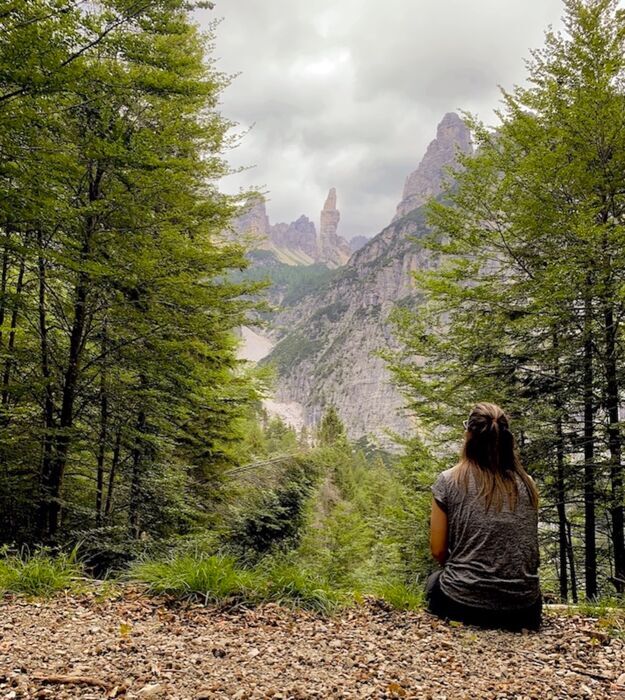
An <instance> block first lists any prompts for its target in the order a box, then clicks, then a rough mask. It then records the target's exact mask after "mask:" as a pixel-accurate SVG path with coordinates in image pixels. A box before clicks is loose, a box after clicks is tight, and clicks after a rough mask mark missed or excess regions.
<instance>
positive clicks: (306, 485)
mask: <svg viewBox="0 0 625 700" xmlns="http://www.w3.org/2000/svg"><path fill="white" fill-rule="evenodd" d="M272 467H273V468H272V469H271V471H270V473H269V474H267V475H266V482H265V484H264V485H263V487H262V488H258V487H255V488H253V489H250V490H248V491H247V492H242V493H240V494H239V498H238V500H237V503H236V504H235V505H234V506H233V509H232V510H233V514H232V515H231V516H230V517H231V524H230V526H229V529H228V532H227V534H226V542H227V543H228V545H229V547H230V548H232V549H233V550H234V551H236V552H237V553H239V555H240V556H242V557H244V558H250V559H252V560H254V559H257V558H258V555H262V554H267V553H268V552H270V551H271V550H273V549H275V548H277V547H282V548H285V547H286V548H289V547H292V546H294V545H295V544H296V543H297V541H298V539H299V537H300V535H301V530H302V526H303V524H304V516H305V505H306V503H307V501H308V496H309V494H310V493H311V490H312V488H313V485H314V483H315V481H316V479H317V476H318V470H317V467H316V465H315V463H314V461H313V460H310V459H308V458H306V457H287V458H284V459H283V460H278V461H277V463H276V464H273V465H272Z"/></svg>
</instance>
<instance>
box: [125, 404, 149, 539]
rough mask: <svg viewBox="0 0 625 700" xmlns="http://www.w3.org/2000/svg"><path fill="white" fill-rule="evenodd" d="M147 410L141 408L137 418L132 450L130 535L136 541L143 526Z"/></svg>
mask: <svg viewBox="0 0 625 700" xmlns="http://www.w3.org/2000/svg"><path fill="white" fill-rule="evenodd" d="M145 418H146V416H145V410H144V409H143V408H141V409H140V410H139V415H138V416H137V425H136V431H137V434H136V437H135V444H134V447H133V450H132V482H131V485H130V511H129V521H130V534H131V536H132V537H134V538H135V539H139V535H140V534H141V524H140V519H139V506H140V505H141V490H142V488H141V482H142V474H141V469H142V466H143V465H142V462H143V457H144V449H145V446H144V440H143V435H144V433H145V425H146V420H145Z"/></svg>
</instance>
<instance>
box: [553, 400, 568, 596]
mask: <svg viewBox="0 0 625 700" xmlns="http://www.w3.org/2000/svg"><path fill="white" fill-rule="evenodd" d="M556 459H557V469H556V509H557V511H558V559H559V561H560V599H561V600H562V602H563V603H566V601H567V600H568V597H569V591H568V583H567V571H566V562H567V554H568V552H567V538H566V505H565V498H566V489H565V483H564V440H563V435H562V418H561V416H560V414H559V413H558V416H557V418H556Z"/></svg>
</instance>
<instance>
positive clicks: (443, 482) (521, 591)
mask: <svg viewBox="0 0 625 700" xmlns="http://www.w3.org/2000/svg"><path fill="white" fill-rule="evenodd" d="M516 479H517V483H518V487H519V489H518V490H519V496H518V499H517V506H516V509H515V511H513V512H512V511H510V508H509V506H508V502H507V499H504V503H503V507H502V509H501V511H500V512H497V510H496V508H495V507H494V505H492V504H491V507H490V508H489V509H488V511H487V510H486V507H485V505H484V502H483V499H481V498H478V497H477V487H476V483H475V479H474V478H473V476H472V475H469V483H468V491H467V493H465V492H464V488H463V484H458V483H456V480H455V479H454V469H447V470H446V471H444V472H442V473H441V474H439V475H438V478H437V479H436V481H435V483H434V484H433V486H432V494H433V495H434V498H435V499H436V502H437V503H438V504H439V505H440V506H441V508H442V509H443V510H445V511H446V513H447V520H448V548H449V557H448V559H447V561H446V562H445V566H444V568H443V571H442V572H441V575H440V578H439V581H440V587H441V590H442V591H443V593H445V594H446V595H447V596H449V597H450V598H451V599H453V600H455V601H456V602H458V603H463V604H464V605H471V606H473V607H479V608H487V609H490V610H514V609H518V608H524V607H526V606H529V605H531V604H532V603H534V602H535V601H536V599H537V598H538V596H539V595H540V586H539V581H538V564H539V555H538V515H537V513H536V510H535V509H534V508H532V505H531V502H530V498H529V494H528V493H527V488H526V487H525V484H524V483H523V481H522V480H521V478H520V477H518V476H517V477H516Z"/></svg>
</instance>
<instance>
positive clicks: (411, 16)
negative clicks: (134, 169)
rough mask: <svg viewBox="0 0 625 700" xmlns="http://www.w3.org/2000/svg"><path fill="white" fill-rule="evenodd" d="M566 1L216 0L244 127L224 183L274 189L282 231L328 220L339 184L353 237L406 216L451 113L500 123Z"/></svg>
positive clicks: (234, 111)
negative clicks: (407, 194) (415, 179)
mask: <svg viewBox="0 0 625 700" xmlns="http://www.w3.org/2000/svg"><path fill="white" fill-rule="evenodd" d="M561 15H562V3H561V0H381V1H379V2H378V1H376V0H216V6H215V9H214V10H213V11H211V12H208V11H206V12H203V13H201V14H200V20H201V21H202V22H206V21H207V20H208V18H209V17H210V18H215V17H221V18H223V21H222V23H221V24H220V25H219V27H218V29H217V44H216V50H215V56H216V57H217V58H218V67H219V68H220V69H221V70H223V71H226V72H228V73H239V74H240V75H239V76H238V77H237V78H236V79H235V80H234V82H233V84H232V85H231V86H230V87H229V88H228V90H227V91H226V93H225V94H224V97H223V106H222V111H223V113H224V114H225V116H227V117H228V118H230V119H233V120H235V121H236V122H238V124H239V129H240V130H244V129H247V128H249V127H250V126H252V125H253V126H252V128H251V130H250V132H249V133H248V134H247V135H246V136H245V137H244V138H243V140H242V142H241V144H240V145H239V146H238V148H237V149H236V150H235V151H233V152H232V153H231V156H230V161H231V163H232V165H233V166H236V167H238V166H253V167H251V168H250V169H249V170H247V171H245V172H243V173H240V174H238V175H234V176H230V177H229V178H228V179H227V181H226V182H225V183H224V189H227V190H229V191H237V190H238V189H239V188H240V187H246V186H249V185H253V186H256V187H263V188H265V189H266V190H267V191H268V197H269V201H268V205H267V209H268V213H269V217H270V219H271V221H272V223H276V222H278V221H286V222H289V221H292V220H294V219H296V218H297V217H298V216H299V215H300V214H306V215H307V216H309V217H310V218H311V219H312V220H313V221H314V222H315V224H316V225H317V226H318V220H319V211H320V209H321V207H322V205H323V202H324V199H325V196H326V194H327V191H328V189H329V188H330V187H336V188H337V193H338V208H339V209H340V211H341V223H340V226H339V233H341V234H342V235H343V236H345V237H346V238H351V237H352V236H354V235H357V234H365V235H367V236H371V235H375V234H376V233H378V232H379V231H380V230H381V229H382V228H383V227H384V226H385V225H386V224H388V223H389V221H390V219H391V218H392V216H393V214H394V212H395V207H396V205H397V203H398V201H399V200H400V198H401V192H402V187H403V183H404V179H405V178H406V176H407V175H408V174H409V173H410V172H411V171H412V170H414V169H415V167H416V166H417V164H418V162H419V160H420V159H421V156H422V155H423V152H424V151H425V148H426V147H427V144H428V143H429V142H430V141H431V140H432V138H433V137H434V135H435V131H436V125H437V123H438V122H439V121H440V119H441V117H442V116H443V114H444V113H445V112H448V111H456V110H460V109H463V110H468V111H470V112H472V113H476V114H478V116H480V117H481V118H482V119H483V120H485V121H486V122H488V123H495V117H494V116H493V114H492V112H493V109H495V108H496V107H497V104H498V101H499V92H498V87H497V86H498V85H503V86H504V87H506V88H509V87H511V86H512V85H513V84H514V83H519V82H522V81H523V79H524V76H525V74H526V71H525V65H524V62H523V59H524V58H527V57H528V56H529V50H530V49H531V48H538V47H540V46H542V44H543V34H544V30H545V29H546V28H547V26H548V25H549V24H552V25H553V26H554V27H558V26H559V25H560V17H561Z"/></svg>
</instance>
